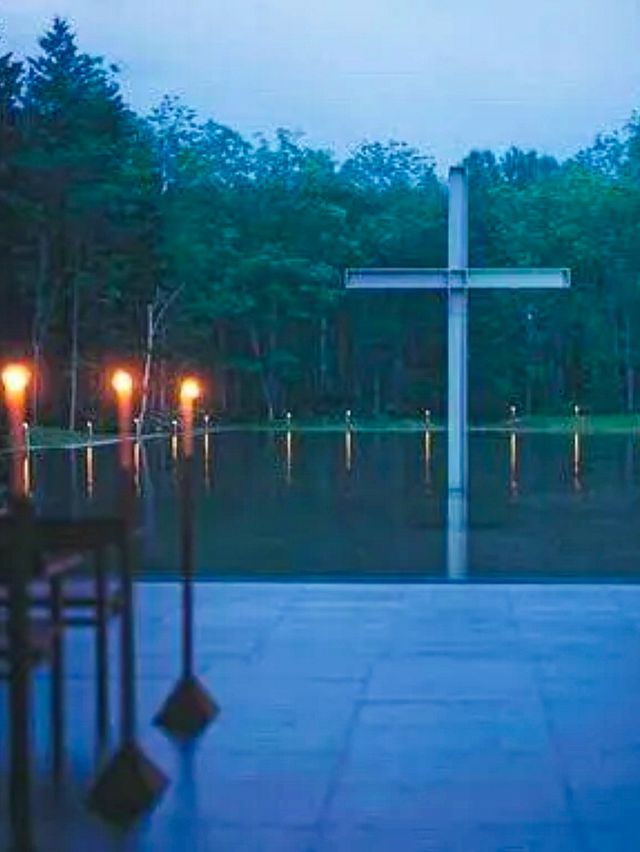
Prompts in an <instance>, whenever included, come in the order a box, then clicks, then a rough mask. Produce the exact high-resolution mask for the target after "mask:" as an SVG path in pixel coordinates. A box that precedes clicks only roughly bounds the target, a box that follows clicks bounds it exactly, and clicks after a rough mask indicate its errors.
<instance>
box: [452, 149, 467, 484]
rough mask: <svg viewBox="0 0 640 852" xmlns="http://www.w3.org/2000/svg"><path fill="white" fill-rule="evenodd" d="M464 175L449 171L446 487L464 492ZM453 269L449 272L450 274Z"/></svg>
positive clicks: (465, 359)
mask: <svg viewBox="0 0 640 852" xmlns="http://www.w3.org/2000/svg"><path fill="white" fill-rule="evenodd" d="M467 211H468V200H467V177H466V173H465V170H464V168H463V167H461V166H456V167H454V168H452V169H451V170H450V172H449V259H448V266H449V273H450V275H449V291H448V341H447V346H448V372H449V375H448V383H449V393H448V412H447V416H448V427H449V428H448V452H447V456H448V458H447V462H448V487H449V491H450V492H455V493H459V494H461V495H464V494H466V491H467V480H468V466H469V465H468V448H467V311H468V299H469V296H468V292H467V275H466V271H467V267H468V213H467ZM451 273H453V274H451Z"/></svg>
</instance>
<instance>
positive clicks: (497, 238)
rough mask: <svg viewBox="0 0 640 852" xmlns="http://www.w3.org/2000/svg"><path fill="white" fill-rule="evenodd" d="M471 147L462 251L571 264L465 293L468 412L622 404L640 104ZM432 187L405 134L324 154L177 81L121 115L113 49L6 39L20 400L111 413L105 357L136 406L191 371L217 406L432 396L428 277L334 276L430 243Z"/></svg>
mask: <svg viewBox="0 0 640 852" xmlns="http://www.w3.org/2000/svg"><path fill="white" fill-rule="evenodd" d="M5 50H8V47H6V48H5ZM0 53H2V51H0ZM380 109H384V104H383V103H381V104H380ZM465 162H466V165H467V167H468V171H469V180H470V202H471V218H470V230H471V246H470V255H471V257H470V264H471V265H472V266H504V265H514V266H515V265H533V266H536V265H537V266H569V267H571V269H572V272H573V287H572V289H571V291H570V292H568V293H567V292H563V291H561V292H558V293H527V292H520V293H515V292H513V291H511V292H506V293H505V292H502V293H483V294H474V296H473V298H472V300H471V301H472V304H471V317H470V363H471V368H470V369H471V376H470V394H471V400H470V410H471V414H472V417H473V418H475V419H478V418H491V417H502V416H504V413H505V411H506V409H507V406H508V405H509V404H511V403H514V404H517V405H518V406H519V408H520V409H521V410H526V411H528V412H534V413H535V412H544V413H553V412H566V411H568V409H569V406H570V405H572V404H573V403H579V404H580V405H581V406H584V407H585V408H586V409H588V410H590V411H593V412H598V411H607V412H613V411H632V410H633V409H634V408H635V406H636V404H637V394H638V391H639V390H640V382H639V368H640V115H636V116H633V117H632V118H631V119H630V120H629V123H628V125H627V126H626V127H624V128H622V129H621V130H620V131H619V132H616V133H613V134H611V135H608V136H599V137H596V139H595V142H594V144H593V145H592V147H590V148H588V149H587V150H583V151H580V152H578V153H577V154H576V155H575V156H574V157H572V158H570V159H567V160H566V161H564V162H558V161H557V160H556V159H554V158H553V157H549V156H544V155H541V154H538V153H536V152H535V151H522V150H519V149H515V148H512V149H511V150H509V151H507V152H506V153H505V154H503V155H501V156H496V155H495V154H493V153H492V152H491V151H472V152H471V153H470V154H469V155H468V157H467V158H466V160H465ZM443 171H444V169H443ZM446 205H447V194H446V183H445V181H444V179H443V177H442V176H441V175H439V173H438V169H437V168H436V164H435V163H434V161H433V159H432V158H431V157H430V156H429V155H428V154H425V153H423V152H421V151H418V150H415V149H414V148H412V147H411V146H409V145H407V144H404V143H402V142H397V141H390V142H385V143H380V142H365V143H363V144H361V145H360V146H359V147H357V148H356V149H355V150H353V151H352V152H351V153H350V154H349V155H348V156H347V157H346V158H343V159H338V158H337V157H336V156H335V155H334V154H333V153H332V152H331V151H329V150H323V149H322V150H321V149H317V148H314V147H310V146H309V145H307V144H306V142H305V140H304V138H303V137H302V136H300V135H299V134H296V133H291V132H288V131H286V130H281V131H278V132H277V133H276V134H274V135H273V136H272V137H269V138H267V137H256V138H251V139H247V138H244V137H243V136H242V135H241V134H240V133H238V132H236V131H235V130H233V129H231V128H228V127H225V126H223V125H221V124H219V123H217V122H216V121H215V120H214V119H209V120H206V121H203V120H202V119H201V118H200V117H199V116H197V115H196V114H195V113H194V112H193V111H192V110H191V109H190V108H189V107H188V106H187V105H185V104H184V103H183V102H182V101H181V100H180V99H177V98H174V97H169V96H167V97H165V98H164V99H163V100H162V101H161V103H159V104H158V106H157V107H156V108H155V109H153V110H152V112H151V114H150V115H145V116H141V115H138V114H136V112H135V111H134V110H132V109H131V108H130V107H129V106H128V105H127V104H126V103H125V101H124V99H123V96H122V93H121V90H120V85H119V79H118V69H117V68H116V67H115V66H113V65H111V64H109V63H108V62H107V61H105V60H104V59H102V58H100V57H94V56H91V55H88V54H87V53H85V52H83V51H82V50H81V48H80V47H79V45H78V42H77V38H76V36H75V34H74V33H73V31H72V30H71V28H70V26H69V25H68V23H66V22H65V21H64V20H60V19H56V20H55V21H54V22H53V23H52V25H51V28H50V30H49V31H48V32H46V33H45V34H44V36H43V37H42V39H41V40H40V42H39V48H37V49H36V50H35V51H34V55H33V56H32V57H29V58H27V59H25V60H24V61H18V60H17V59H16V58H15V56H14V55H13V54H12V53H11V52H6V53H4V55H1V56H0V223H1V224H0V299H1V301H0V305H1V312H0V339H1V343H0V347H1V351H0V356H2V357H5V358H6V357H23V358H26V359H29V360H30V361H31V362H32V363H33V364H34V365H35V372H36V374H37V376H38V379H39V380H38V382H37V383H35V386H34V392H33V398H32V405H31V415H30V416H31V418H32V419H33V420H34V421H39V422H45V423H47V422H49V423H59V424H65V425H68V426H69V427H71V428H74V427H77V426H78V425H79V424H80V423H81V422H82V421H83V418H85V417H87V416H89V415H91V416H97V415H100V412H101V411H102V412H104V410H105V404H104V403H101V402H100V400H101V399H102V398H103V397H104V375H105V369H106V368H107V367H108V366H109V365H111V364H113V363H115V362H116V361H117V362H125V363H129V364H131V365H132V366H134V367H135V368H136V370H137V371H138V373H139V376H140V381H141V385H142V386H143V388H144V394H143V401H142V406H143V409H144V411H145V412H146V413H148V414H149V415H151V414H155V412H162V411H168V410H169V409H170V408H171V407H172V406H173V404H174V403H173V400H174V393H173V382H174V380H175V376H176V375H177V374H178V373H179V372H180V371H183V370H185V369H192V370H197V371H198V372H200V373H201V374H202V376H203V377H205V379H206V381H207V383H208V388H209V393H210V401H209V405H210V410H212V411H214V412H216V413H217V414H218V415H219V416H223V417H226V418H230V419H231V418H267V417H270V418H279V417H282V414H283V412H284V411H285V410H287V409H290V410H292V411H294V412H295V413H296V416H300V417H302V416H305V417H312V416H325V415H326V416H331V415H336V414H337V413H338V412H340V411H343V410H344V409H345V408H351V409H352V410H353V411H354V412H355V413H358V414H361V415H367V416H369V415H391V416H397V415H414V414H417V413H418V412H419V411H420V410H421V409H423V408H425V407H429V408H431V409H432V411H433V412H434V413H436V414H438V413H440V414H441V413H442V412H443V409H444V405H443V403H444V396H445V386H446V352H445V312H444V307H445V306H444V301H443V299H442V298H441V297H439V296H438V295H434V294H428V295H427V294H411V293H407V292H405V293H398V294H387V293H373V294H364V293H348V294H347V293H345V291H344V288H343V280H342V275H343V270H344V268H345V267H349V266H358V265H376V266H378V265H379V266H384V265H390V266H443V265H445V264H446Z"/></svg>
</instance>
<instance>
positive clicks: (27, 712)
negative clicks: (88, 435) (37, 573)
mask: <svg viewBox="0 0 640 852" xmlns="http://www.w3.org/2000/svg"><path fill="white" fill-rule="evenodd" d="M12 510H13V511H12V517H11V523H12V527H13V529H12V546H11V559H10V563H9V565H10V568H9V572H8V573H9V583H8V586H9V623H8V634H9V705H10V711H9V720H10V722H9V753H10V757H9V760H10V770H9V821H10V825H11V844H12V845H11V849H12V852H30V850H33V849H34V848H35V847H34V843H33V835H32V831H33V822H32V810H31V792H32V791H31V780H32V779H31V738H30V733H31V731H30V729H31V672H30V668H31V659H30V656H31V648H30V645H29V639H30V637H29V592H28V583H29V579H30V575H31V571H32V567H33V566H32V563H33V553H32V552H31V548H30V542H32V541H33V518H32V509H31V506H30V505H29V502H28V500H27V499H26V498H25V497H22V496H14V497H13V499H12Z"/></svg>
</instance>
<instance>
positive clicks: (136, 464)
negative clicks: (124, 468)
mask: <svg viewBox="0 0 640 852" xmlns="http://www.w3.org/2000/svg"><path fill="white" fill-rule="evenodd" d="M141 466H142V465H141V441H140V440H139V438H136V440H135V441H134V444H133V482H134V485H135V489H136V494H140V492H141V490H142V477H141V475H140V469H141Z"/></svg>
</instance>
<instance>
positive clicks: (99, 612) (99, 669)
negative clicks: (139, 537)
mask: <svg viewBox="0 0 640 852" xmlns="http://www.w3.org/2000/svg"><path fill="white" fill-rule="evenodd" d="M95 579H96V612H95V615H96V645H95V653H96V660H95V662H96V727H97V733H98V745H99V747H100V749H101V750H102V749H103V748H104V747H105V746H106V744H107V740H108V737H109V644H108V613H107V566H106V554H105V550H104V548H102V547H101V548H99V549H98V550H96V552H95Z"/></svg>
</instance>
